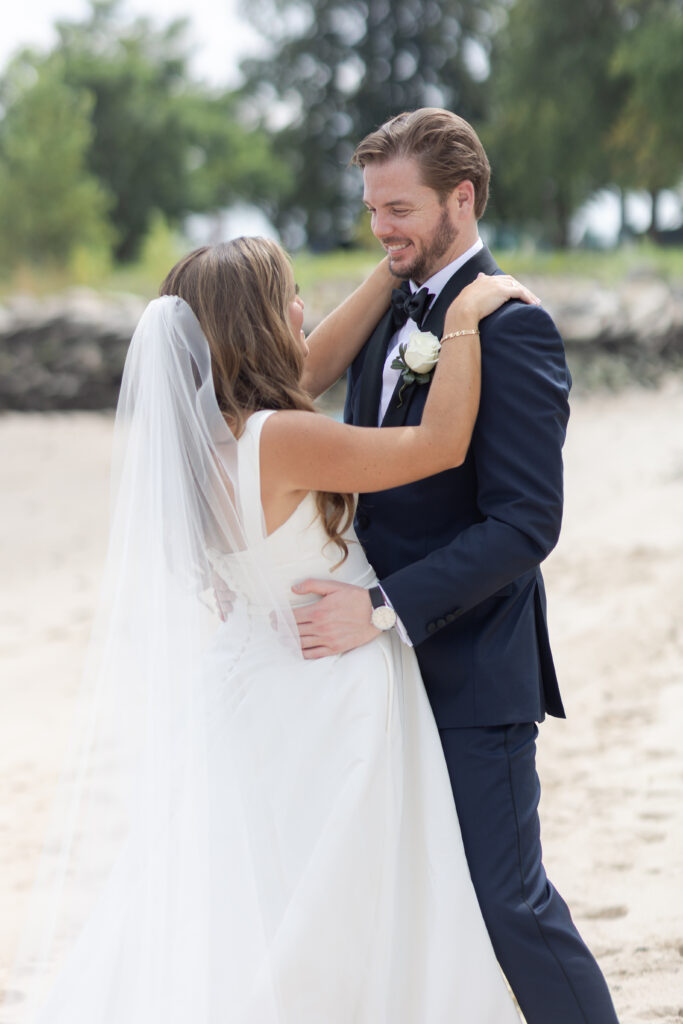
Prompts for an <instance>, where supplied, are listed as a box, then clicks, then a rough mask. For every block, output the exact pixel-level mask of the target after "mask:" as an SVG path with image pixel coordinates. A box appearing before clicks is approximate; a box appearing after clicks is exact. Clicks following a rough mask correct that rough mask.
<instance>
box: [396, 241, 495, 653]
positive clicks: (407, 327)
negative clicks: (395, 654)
mask: <svg viewBox="0 0 683 1024" xmlns="http://www.w3.org/2000/svg"><path fill="white" fill-rule="evenodd" d="M483 248H484V243H483V242H482V240H481V238H477V240H476V242H475V243H474V245H472V246H470V248H469V249H468V250H467V251H466V252H464V253H463V254H462V256H458V258H457V259H455V260H453V262H452V263H449V264H448V265H447V266H445V267H442V268H441V270H437V272H436V274H433V275H432V277H430V278H429V280H428V281H425V282H424V284H421V285H417V284H415V282H414V281H411V282H410V290H411V291H412V292H413V294H414V293H415V292H416V291H418V290H419V289H420V288H426V289H427V290H428V291H430V292H431V293H432V295H433V296H434V298H433V299H432V302H431V305H433V304H434V302H435V300H436V299H437V297H438V296H439V295H440V294H441V292H442V290H443V288H444V286H445V285H446V282H447V281H450V279H451V278H452V277H453V274H455V272H456V271H457V270H460V268H461V267H463V266H464V265H465V264H466V263H467V261H468V260H471V259H472V257H473V256H474V255H476V253H478V252H479V250H480V249H483ZM417 329H418V326H417V324H416V323H415V321H414V320H406V322H405V323H404V325H403V327H401V328H400V329H399V330H398V331H396V334H395V335H394V337H393V338H392V340H391V342H390V343H389V349H388V354H387V358H386V361H385V363H384V371H383V373H382V396H381V398H380V403H379V419H378V426H379V425H380V424H381V422H382V420H383V419H384V415H385V413H386V411H387V409H388V408H389V402H390V401H391V396H392V395H393V393H394V391H395V389H396V383H397V381H398V377H399V374H400V372H401V371H400V370H393V369H392V368H391V364H392V362H393V361H394V359H395V358H396V356H397V355H398V347H399V345H401V344H402V343H403V342H406V343H407V341H408V338H409V337H410V335H411V334H412V332H413V331H416V330H417ZM380 590H381V591H382V593H383V594H384V599H385V601H386V603H387V604H388V605H389V607H390V608H391V607H393V606H392V604H391V601H390V600H389V598H388V597H387V595H386V594H385V593H384V588H383V587H381V586H380ZM396 631H397V633H398V635H399V636H400V638H401V640H402V641H403V643H404V644H407V645H408V646H409V647H412V646H413V642H412V640H411V639H410V637H409V636H408V633H407V631H406V628H405V626H404V625H403V623H402V622H401V620H400V619H399V618H397V619H396Z"/></svg>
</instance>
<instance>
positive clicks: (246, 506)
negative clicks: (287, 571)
mask: <svg viewBox="0 0 683 1024" xmlns="http://www.w3.org/2000/svg"><path fill="white" fill-rule="evenodd" d="M274 412H276V410H275V409H261V410H259V412H254V413H252V414H251V416H250V417H249V419H248V420H247V422H246V424H245V427H244V433H243V434H242V436H241V437H240V439H239V442H238V444H239V449H238V452H239V454H238V460H239V461H238V482H239V506H240V512H241V518H242V526H243V529H244V533H245V538H246V540H247V543H248V544H249V546H250V547H251V546H252V545H257V544H260V543H262V541H263V538H264V537H265V535H266V526H265V519H264V517H263V504H262V502H261V459H260V452H261V430H262V429H263V424H264V423H265V422H266V420H267V419H268V417H269V416H272V415H273V413H274Z"/></svg>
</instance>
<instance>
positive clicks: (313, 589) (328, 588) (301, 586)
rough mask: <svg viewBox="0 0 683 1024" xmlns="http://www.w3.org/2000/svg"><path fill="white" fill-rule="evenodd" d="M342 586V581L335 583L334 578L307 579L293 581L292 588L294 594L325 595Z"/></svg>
mask: <svg viewBox="0 0 683 1024" xmlns="http://www.w3.org/2000/svg"><path fill="white" fill-rule="evenodd" d="M343 587H344V584H343V583H337V582H336V581H334V580H311V579H309V580H302V581H301V583H295V584H294V586H293V587H292V590H293V591H294V593H295V594H318V595H319V596H320V597H325V595H326V594H332V593H333V592H334V591H335V590H341V589H342V588H343Z"/></svg>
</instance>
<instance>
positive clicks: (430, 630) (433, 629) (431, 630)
mask: <svg viewBox="0 0 683 1024" xmlns="http://www.w3.org/2000/svg"><path fill="white" fill-rule="evenodd" d="M427 632H428V633H434V632H436V623H435V622H428V623H427Z"/></svg>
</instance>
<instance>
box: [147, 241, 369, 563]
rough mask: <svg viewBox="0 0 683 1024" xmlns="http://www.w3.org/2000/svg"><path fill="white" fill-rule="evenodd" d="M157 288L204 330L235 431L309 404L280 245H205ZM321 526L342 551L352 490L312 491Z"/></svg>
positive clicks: (290, 282) (290, 276) (218, 386)
mask: <svg viewBox="0 0 683 1024" xmlns="http://www.w3.org/2000/svg"><path fill="white" fill-rule="evenodd" d="M159 294H160V295H179V296H180V298H181V299H184V300H185V302H187V304H188V306H190V308H191V309H192V311H193V313H194V315H195V316H196V317H197V319H198V320H199V323H200V325H201V327H202V330H203V331H204V334H205V335H206V338H207V340H208V343H209V349H210V351H211V368H212V373H213V382H214V388H215V390H216V399H217V401H218V405H219V408H220V409H221V412H222V413H223V415H224V416H225V417H226V418H227V419H228V421H229V423H230V427H231V429H232V431H233V433H234V434H235V436H236V437H239V436H240V435H241V434H242V432H243V430H244V425H245V422H246V420H247V418H248V416H249V415H250V414H251V413H253V412H256V411H258V410H259V409H304V410H306V411H307V412H316V411H317V410H316V409H315V406H314V405H313V401H312V399H311V397H310V395H308V393H307V392H306V391H304V389H303V388H302V386H301V376H302V373H303V368H304V353H303V350H302V346H301V343H300V340H299V339H298V338H295V337H294V334H293V331H292V328H291V326H290V323H289V317H288V306H289V303H290V302H291V301H292V299H293V297H294V295H293V274H292V267H291V263H290V261H289V258H288V256H287V254H286V253H285V251H284V250H283V249H282V248H281V247H280V246H279V245H278V244H277V243H276V242H273V241H271V240H270V239H268V238H235V239H233V240H232V241H230V242H223V243H221V244H220V245H210V246H209V245H206V246H202V247H201V248H200V249H195V250H194V252H191V253H189V254H188V255H187V256H185V257H184V258H183V259H181V260H180V261H179V262H178V263H176V265H175V266H174V267H173V269H172V270H171V271H169V273H168V274H167V276H166V278H165V279H164V281H163V282H162V284H161V287H160V289H159ZM315 499H316V505H317V508H318V512H319V514H320V518H321V520H322V522H323V526H324V528H325V532H326V533H327V535H328V537H329V538H330V540H332V541H333V542H334V543H335V544H337V545H338V547H339V548H340V550H341V551H342V556H343V557H342V561H343V560H344V559H345V558H346V556H347V555H348V547H347V544H346V542H345V541H344V538H343V533H344V531H345V530H347V529H348V527H349V526H350V525H351V522H352V520H353V512H354V499H353V496H352V495H351V494H336V493H332V492H328V491H318V492H316V495H315Z"/></svg>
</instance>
